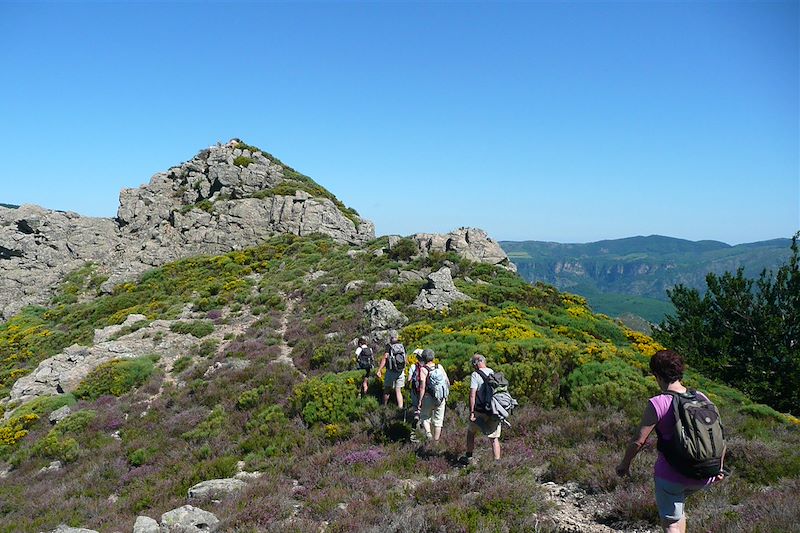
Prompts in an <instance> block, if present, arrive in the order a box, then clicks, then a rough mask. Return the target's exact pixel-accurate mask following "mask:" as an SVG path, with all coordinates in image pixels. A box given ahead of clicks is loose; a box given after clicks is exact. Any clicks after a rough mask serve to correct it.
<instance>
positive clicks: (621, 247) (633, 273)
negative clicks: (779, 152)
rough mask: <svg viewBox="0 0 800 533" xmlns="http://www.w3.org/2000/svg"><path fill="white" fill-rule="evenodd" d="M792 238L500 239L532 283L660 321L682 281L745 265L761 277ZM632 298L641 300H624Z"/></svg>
mask: <svg viewBox="0 0 800 533" xmlns="http://www.w3.org/2000/svg"><path fill="white" fill-rule="evenodd" d="M790 244H791V239H780V238H779V239H770V240H767V241H758V242H754V243H743V244H737V245H729V244H727V243H723V242H720V241H708V240H705V241H689V240H685V239H678V238H675V237H666V236H663V235H651V236H635V237H627V238H624V239H610V240H603V241H596V242H592V243H585V244H562V243H553V242H542V241H500V245H501V246H502V247H503V249H504V250H505V251H506V253H507V254H508V255H509V258H510V259H511V260H512V261H513V262H514V263H515V264H516V265H517V267H518V269H519V272H520V274H521V275H522V276H523V277H524V278H525V279H526V280H528V281H530V282H536V281H543V282H546V283H551V284H553V285H555V286H556V287H559V288H561V289H566V290H570V291H572V292H575V293H577V294H581V295H583V296H586V297H587V298H588V299H589V302H590V304H592V305H593V306H594V308H595V309H596V310H598V311H600V312H605V313H609V314H613V315H614V316H618V315H619V314H624V313H626V312H630V313H634V314H637V315H640V316H643V317H644V318H646V319H648V320H650V321H651V322H659V321H660V319H661V318H663V316H664V313H666V312H669V310H670V308H671V306H670V304H669V303H668V299H667V295H666V291H667V289H670V288H672V287H673V286H675V285H677V284H679V283H682V284H684V285H687V286H689V287H693V288H696V289H698V290H701V291H702V290H704V288H705V276H706V274H707V273H709V272H714V273H716V274H721V273H723V272H725V271H735V270H736V269H737V268H739V267H740V266H741V267H744V268H745V272H746V274H748V275H750V276H753V277H754V276H757V275H758V274H759V273H760V272H761V270H762V269H763V268H768V269H769V268H772V269H775V268H777V267H778V266H779V265H780V264H781V262H783V261H785V260H786V258H788V257H789V245H790ZM628 297H636V300H634V301H631V302H628V303H625V301H624V300H625V299H626V298H628Z"/></svg>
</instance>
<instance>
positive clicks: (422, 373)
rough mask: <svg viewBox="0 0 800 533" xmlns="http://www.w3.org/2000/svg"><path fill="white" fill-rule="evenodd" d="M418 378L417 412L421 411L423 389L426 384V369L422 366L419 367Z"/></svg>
mask: <svg viewBox="0 0 800 533" xmlns="http://www.w3.org/2000/svg"><path fill="white" fill-rule="evenodd" d="M418 372H419V378H418V379H417V383H419V388H418V389H417V398H418V400H417V411H419V410H421V409H422V399H423V396H425V387H426V386H427V384H428V373H429V371H428V369H427V367H425V366H424V365H423V366H421V367H419V370H418Z"/></svg>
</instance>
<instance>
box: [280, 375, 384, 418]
mask: <svg viewBox="0 0 800 533" xmlns="http://www.w3.org/2000/svg"><path fill="white" fill-rule="evenodd" d="M363 376H364V372H363V371H359V370H355V371H352V372H342V373H340V374H325V375H323V376H321V377H318V378H311V379H309V380H306V381H304V382H303V383H301V384H299V385H298V386H297V387H295V390H294V395H293V406H294V408H295V410H296V411H297V412H298V413H300V416H301V417H302V418H303V421H304V422H305V423H306V424H309V425H313V424H334V423H337V422H347V421H351V420H357V419H360V418H362V417H363V416H364V413H366V412H367V411H369V410H373V409H375V408H377V401H376V400H375V399H374V398H372V397H368V398H364V399H361V398H359V396H358V386H359V384H360V383H361V380H362V378H363Z"/></svg>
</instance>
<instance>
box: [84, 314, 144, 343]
mask: <svg viewBox="0 0 800 533" xmlns="http://www.w3.org/2000/svg"><path fill="white" fill-rule="evenodd" d="M143 320H147V317H146V316H144V315H139V314H131V315H128V316H127V318H126V319H125V321H124V322H123V323H122V324H117V325H114V326H107V327H105V328H102V329H96V330H94V343H95V344H100V343H101V342H106V341H107V340H110V339H111V337H113V336H114V335H116V334H117V333H119V332H120V331H122V329H123V328H127V327H130V326H132V325H134V324H136V323H137V322H141V321H143Z"/></svg>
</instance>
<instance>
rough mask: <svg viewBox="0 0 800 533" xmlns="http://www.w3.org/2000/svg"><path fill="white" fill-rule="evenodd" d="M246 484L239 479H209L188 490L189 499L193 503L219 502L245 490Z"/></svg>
mask: <svg viewBox="0 0 800 533" xmlns="http://www.w3.org/2000/svg"><path fill="white" fill-rule="evenodd" d="M246 486H247V483H245V482H244V481H242V480H241V479H234V478H225V479H209V480H207V481H201V482H200V483H198V484H197V485H195V486H193V487H192V488H190V489H189V499H190V500H195V501H208V500H221V499H223V498H225V497H226V496H229V495H230V494H233V493H235V492H238V491H240V490H242V489H243V488H245V487H246Z"/></svg>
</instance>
